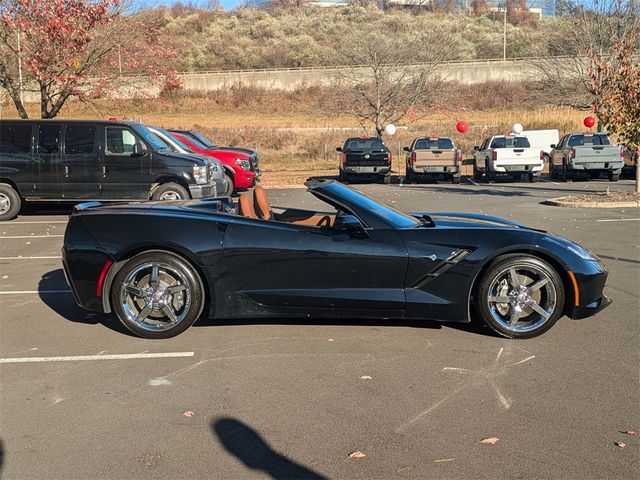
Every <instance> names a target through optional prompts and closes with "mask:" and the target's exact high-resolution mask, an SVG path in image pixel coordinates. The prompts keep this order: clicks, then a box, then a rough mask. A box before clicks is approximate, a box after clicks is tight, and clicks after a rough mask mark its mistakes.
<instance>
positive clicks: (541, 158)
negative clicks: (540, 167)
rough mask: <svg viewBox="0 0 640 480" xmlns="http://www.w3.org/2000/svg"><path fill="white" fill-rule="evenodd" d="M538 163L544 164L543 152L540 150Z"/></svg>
mask: <svg viewBox="0 0 640 480" xmlns="http://www.w3.org/2000/svg"><path fill="white" fill-rule="evenodd" d="M540 161H542V162H544V150H540Z"/></svg>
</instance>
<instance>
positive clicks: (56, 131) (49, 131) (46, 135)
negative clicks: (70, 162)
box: [38, 125, 62, 155]
mask: <svg viewBox="0 0 640 480" xmlns="http://www.w3.org/2000/svg"><path fill="white" fill-rule="evenodd" d="M61 136H62V125H40V126H39V127H38V153H39V154H41V155H51V154H56V153H60V143H61V141H60V137H61Z"/></svg>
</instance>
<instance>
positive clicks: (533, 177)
mask: <svg viewBox="0 0 640 480" xmlns="http://www.w3.org/2000/svg"><path fill="white" fill-rule="evenodd" d="M527 180H528V181H529V183H537V182H539V181H540V175H536V174H534V173H528V174H527Z"/></svg>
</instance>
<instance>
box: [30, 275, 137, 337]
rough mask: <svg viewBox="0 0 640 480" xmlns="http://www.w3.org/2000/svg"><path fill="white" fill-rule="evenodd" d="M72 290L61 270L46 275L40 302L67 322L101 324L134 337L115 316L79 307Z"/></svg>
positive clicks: (39, 293) (40, 291) (41, 288)
mask: <svg viewBox="0 0 640 480" xmlns="http://www.w3.org/2000/svg"><path fill="white" fill-rule="evenodd" d="M70 289H71V287H69V285H68V284H67V281H66V280H65V278H64V272H63V271H62V269H61V268H59V269H57V270H52V271H50V272H47V273H45V274H44V275H42V278H41V279H40V282H38V295H39V296H40V300H42V302H43V303H44V304H45V305H46V306H47V307H49V308H50V309H51V310H53V311H54V312H56V313H57V314H58V315H60V316H61V317H63V318H65V319H66V320H69V321H70V322H75V323H84V324H85V325H98V324H101V325H104V326H105V327H107V328H109V329H111V330H114V331H117V332H119V333H124V334H126V335H130V336H132V335H133V334H132V333H130V332H129V331H128V330H127V329H126V328H125V327H124V326H123V325H122V324H121V323H120V322H119V321H118V320H117V319H116V318H115V317H114V316H113V315H106V314H103V313H98V312H91V311H89V310H85V309H83V308H81V307H79V306H78V304H77V303H76V302H75V300H74V298H73V294H72V293H71V292H70V291H69V292H67V290H70Z"/></svg>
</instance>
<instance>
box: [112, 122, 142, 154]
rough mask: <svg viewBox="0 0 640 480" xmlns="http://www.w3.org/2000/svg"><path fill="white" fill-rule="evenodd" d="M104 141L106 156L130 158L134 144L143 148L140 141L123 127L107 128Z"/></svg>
mask: <svg viewBox="0 0 640 480" xmlns="http://www.w3.org/2000/svg"><path fill="white" fill-rule="evenodd" d="M106 140H107V142H106V143H107V145H106V148H105V152H106V153H107V154H108V155H116V156H122V157H127V156H129V157H130V156H131V154H132V153H133V146H134V145H135V144H138V145H140V146H141V147H144V144H143V143H142V141H141V140H140V139H139V138H138V137H136V136H135V135H134V134H133V132H131V130H129V129H128V128H123V127H107V135H106Z"/></svg>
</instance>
